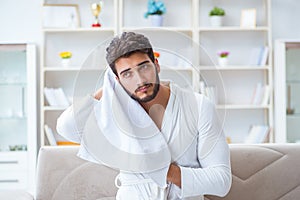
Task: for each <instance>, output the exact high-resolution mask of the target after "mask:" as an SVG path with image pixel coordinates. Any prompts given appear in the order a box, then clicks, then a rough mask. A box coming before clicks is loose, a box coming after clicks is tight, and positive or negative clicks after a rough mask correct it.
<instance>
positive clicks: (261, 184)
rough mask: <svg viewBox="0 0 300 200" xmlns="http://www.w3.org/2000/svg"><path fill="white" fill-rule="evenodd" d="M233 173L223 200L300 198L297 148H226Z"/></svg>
mask: <svg viewBox="0 0 300 200" xmlns="http://www.w3.org/2000/svg"><path fill="white" fill-rule="evenodd" d="M230 152H231V163H232V164H231V166H232V174H233V182H232V187H231V190H230V192H229V193H228V195H227V196H226V197H224V198H219V197H213V196H207V197H206V199H211V200H215V199H226V200H240V199H243V200H253V199H255V200H288V199H299V198H300V145H299V144H298V145H297V144H261V145H230Z"/></svg>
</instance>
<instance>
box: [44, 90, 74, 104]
mask: <svg viewBox="0 0 300 200" xmlns="http://www.w3.org/2000/svg"><path fill="white" fill-rule="evenodd" d="M44 94H45V97H46V100H47V102H48V104H49V105H50V106H69V105H70V103H69V101H68V99H67V97H66V95H65V93H64V91H63V89H62V88H47V87H45V88H44Z"/></svg>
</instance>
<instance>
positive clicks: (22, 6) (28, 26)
mask: <svg viewBox="0 0 300 200" xmlns="http://www.w3.org/2000/svg"><path fill="white" fill-rule="evenodd" d="M41 5H42V1H41V0H30V1H29V0H27V1H22V0H19V1H11V0H1V1H0V41H1V42H3V41H8V42H10V41H12V42H19V41H20V42H24V41H26V42H33V43H36V44H38V45H40V44H41V39H42V34H41Z"/></svg>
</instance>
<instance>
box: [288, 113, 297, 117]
mask: <svg viewBox="0 0 300 200" xmlns="http://www.w3.org/2000/svg"><path fill="white" fill-rule="evenodd" d="M286 117H287V118H300V113H295V114H292V115H286Z"/></svg>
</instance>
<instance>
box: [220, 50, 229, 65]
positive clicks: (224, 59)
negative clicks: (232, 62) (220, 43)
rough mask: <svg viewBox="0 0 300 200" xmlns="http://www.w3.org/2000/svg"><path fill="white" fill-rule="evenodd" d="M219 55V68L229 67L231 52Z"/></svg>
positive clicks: (221, 52) (223, 52) (222, 52)
mask: <svg viewBox="0 0 300 200" xmlns="http://www.w3.org/2000/svg"><path fill="white" fill-rule="evenodd" d="M218 55H219V57H218V62H219V66H221V67H225V66H227V65H228V55H229V51H220V52H219V53H218Z"/></svg>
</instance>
